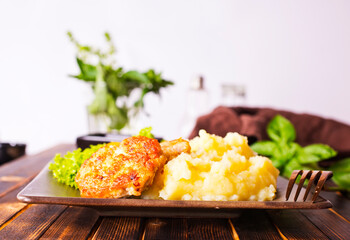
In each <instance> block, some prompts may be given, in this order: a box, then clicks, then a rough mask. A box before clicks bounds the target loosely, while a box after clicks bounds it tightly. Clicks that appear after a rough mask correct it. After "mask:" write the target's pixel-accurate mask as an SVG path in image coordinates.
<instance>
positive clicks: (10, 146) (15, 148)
mask: <svg viewBox="0 0 350 240" xmlns="http://www.w3.org/2000/svg"><path fill="white" fill-rule="evenodd" d="M25 153H26V144H23V143H0V164H3V163H6V162H9V161H11V160H13V159H15V158H18V157H21V156H23V155H24V154H25Z"/></svg>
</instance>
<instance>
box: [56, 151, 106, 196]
mask: <svg viewBox="0 0 350 240" xmlns="http://www.w3.org/2000/svg"><path fill="white" fill-rule="evenodd" d="M103 145H104V144H98V145H91V146H90V147H89V148H86V149H84V150H81V149H80V148H78V149H76V150H74V151H72V152H67V153H66V154H65V155H64V156H61V154H56V156H55V157H54V159H53V162H52V163H50V165H49V169H50V170H51V171H52V174H53V176H54V177H55V178H56V179H57V181H58V182H60V183H63V184H66V185H68V186H70V187H74V188H76V189H78V186H77V184H76V182H75V176H76V175H77V173H78V171H79V169H80V167H81V165H82V164H83V162H84V161H85V160H86V159H88V158H90V157H91V156H92V154H93V153H95V152H96V151H97V150H98V149H99V148H100V147H102V146H103Z"/></svg>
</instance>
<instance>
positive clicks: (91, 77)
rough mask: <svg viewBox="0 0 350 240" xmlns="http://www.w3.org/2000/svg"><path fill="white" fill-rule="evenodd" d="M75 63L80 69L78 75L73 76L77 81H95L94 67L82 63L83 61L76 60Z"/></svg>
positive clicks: (95, 70) (95, 71)
mask: <svg viewBox="0 0 350 240" xmlns="http://www.w3.org/2000/svg"><path fill="white" fill-rule="evenodd" d="M77 63H78V66H79V69H80V72H81V73H80V74H79V75H77V76H75V77H76V78H78V79H82V80H85V81H95V80H96V76H97V69H96V66H93V65H91V64H87V63H84V62H83V60H81V59H80V58H77Z"/></svg>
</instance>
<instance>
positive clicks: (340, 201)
mask: <svg viewBox="0 0 350 240" xmlns="http://www.w3.org/2000/svg"><path fill="white" fill-rule="evenodd" d="M320 195H321V196H322V197H323V198H325V199H327V200H329V201H331V203H332V204H333V209H334V210H335V211H336V212H337V213H339V214H340V215H342V216H343V217H344V218H346V219H347V220H348V221H350V199H349V198H346V197H345V196H343V195H342V194H340V193H336V192H326V191H323V192H321V194H320Z"/></svg>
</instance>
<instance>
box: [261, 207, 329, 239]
mask: <svg viewBox="0 0 350 240" xmlns="http://www.w3.org/2000/svg"><path fill="white" fill-rule="evenodd" d="M309 211H310V214H312V213H313V212H314V211H319V210H309ZM267 212H268V214H269V216H270V218H271V219H272V222H273V224H274V225H275V226H276V228H277V229H278V230H279V231H280V234H281V235H282V236H283V237H285V238H287V239H328V237H327V236H326V235H324V234H323V233H322V232H321V231H320V230H319V229H318V228H317V227H316V226H315V225H313V224H312V223H311V222H310V221H309V219H307V218H306V217H305V216H304V215H303V214H302V213H300V212H299V211H298V210H268V211H267Z"/></svg>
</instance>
